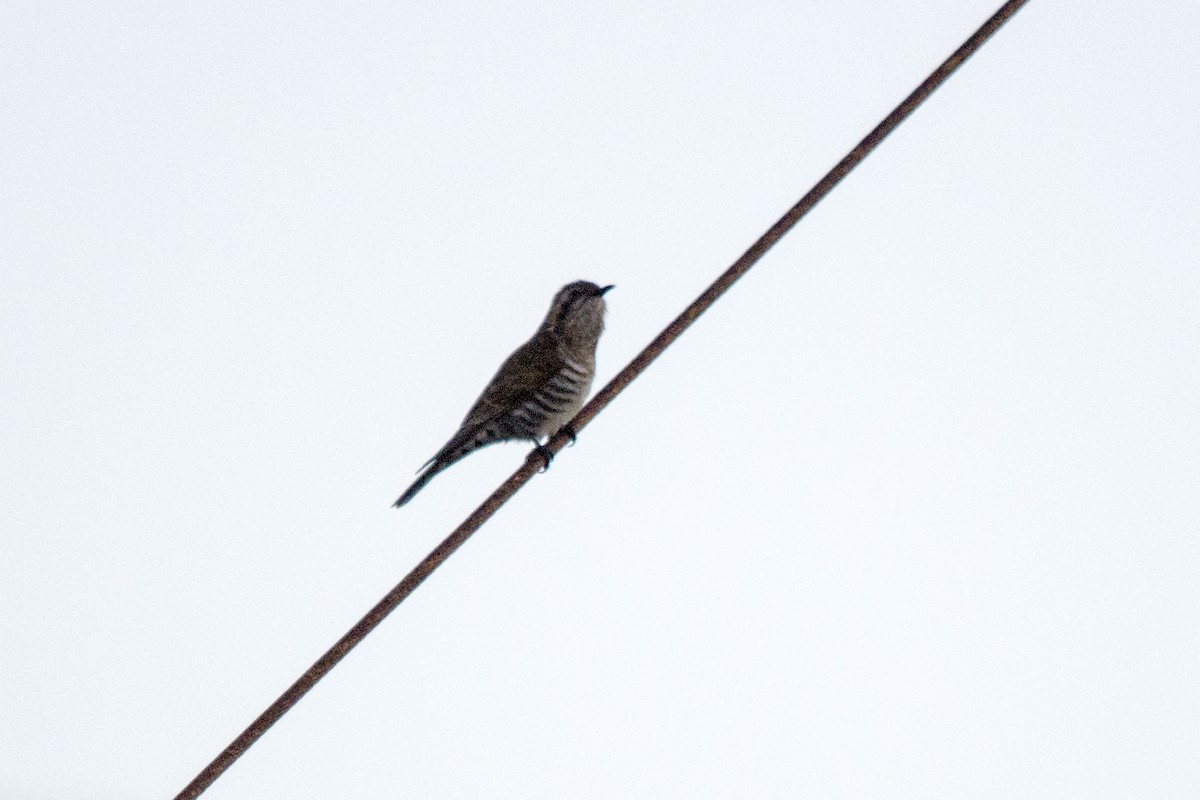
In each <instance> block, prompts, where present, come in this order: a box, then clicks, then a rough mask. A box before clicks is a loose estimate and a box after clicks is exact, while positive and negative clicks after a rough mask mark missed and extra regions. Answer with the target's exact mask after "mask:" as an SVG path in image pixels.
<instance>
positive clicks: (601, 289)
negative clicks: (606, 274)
mask: <svg viewBox="0 0 1200 800" xmlns="http://www.w3.org/2000/svg"><path fill="white" fill-rule="evenodd" d="M615 288H617V287H616V286H615V285H613V284H611V283H610V284H609V285H608V286H601V287H600V292H599V293H600V295H601V296H603V295H604V293H605V292H607V291H608V290H609V289H615Z"/></svg>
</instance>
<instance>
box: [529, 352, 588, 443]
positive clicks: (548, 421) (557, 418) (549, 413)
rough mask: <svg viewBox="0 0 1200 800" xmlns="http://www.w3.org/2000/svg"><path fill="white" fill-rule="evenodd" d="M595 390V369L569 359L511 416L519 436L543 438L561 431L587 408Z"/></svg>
mask: <svg viewBox="0 0 1200 800" xmlns="http://www.w3.org/2000/svg"><path fill="white" fill-rule="evenodd" d="M591 388H592V370H590V369H585V368H584V367H583V365H582V364H578V363H576V362H574V361H573V360H569V359H568V360H567V361H566V362H565V363H564V364H563V368H562V369H561V370H559V371H558V373H557V374H556V375H555V376H554V377H553V378H551V379H550V380H549V381H547V382H546V385H545V386H543V387H542V388H541V389H539V390H538V391H537V393H535V394H534V395H533V396H532V397H531V398H529V399H528V400H526V401H525V402H524V403H522V404H521V405H520V406H518V407H517V408H516V409H515V410H514V411H513V412H512V415H511V416H510V417H509V421H510V424H511V425H512V427H513V429H514V432H515V433H516V435H517V436H520V437H522V438H530V439H540V438H542V437H546V436H550V435H551V434H553V433H554V432H556V431H557V430H558V429H559V428H561V427H562V426H563V425H564V424H566V422H567V421H568V420H570V419H571V417H573V416H575V413H576V412H577V411H579V409H580V408H582V407H583V401H584V400H586V399H587V395H588V391H589V390H590V389H591Z"/></svg>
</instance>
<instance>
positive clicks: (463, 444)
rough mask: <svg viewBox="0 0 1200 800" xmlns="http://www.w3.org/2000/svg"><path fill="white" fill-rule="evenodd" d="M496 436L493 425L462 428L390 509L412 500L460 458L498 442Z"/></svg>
mask: <svg viewBox="0 0 1200 800" xmlns="http://www.w3.org/2000/svg"><path fill="white" fill-rule="evenodd" d="M498 436H499V433H498V429H497V428H496V427H495V426H493V425H477V426H473V427H471V428H464V429H462V430H460V431H459V432H458V433H456V434H454V436H453V437H452V438H451V439H450V441H448V442H446V446H445V447H443V448H442V449H441V450H439V451H438V452H437V455H435V456H434V457H433V458H431V459H429V460H428V461H426V462H425V464H424V465H422V467H421V469H419V470H417V471H418V472H420V473H421V474H420V475H419V476H418V477H417V479H416V480H415V481H413V485H412V486H410V487H408V488H407V489H405V490H404V494H402V495H400V499H398V500H397V501H396V502H394V503H392V508H399V507H400V506H402V505H404V504H405V503H407V502H408V501H409V500H412V499H413V497H414V496H416V494H417V492H419V491H421V490H422V489H423V488H425V484H427V483H429V481H431V480H432V479H433V476H434V475H437V474H438V473H439V472H441V471H442V470H444V469H445V468H446V467H448V466H450V465H451V464H453V463H454V462H456V461H458V460H459V459H460V458H462V457H464V456H466V455H467V454H469V453H472V452H474V451H475V450H477V449H478V448H480V447H482V446H483V445H486V444H491V443H492V442H495V441H499V439H498V438H497V437H498Z"/></svg>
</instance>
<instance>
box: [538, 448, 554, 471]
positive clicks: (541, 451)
mask: <svg viewBox="0 0 1200 800" xmlns="http://www.w3.org/2000/svg"><path fill="white" fill-rule="evenodd" d="M533 452H535V453H537V454H538V455H539V456H541V457H542V462H543V463H542V468H541V469H539V470H538V472H545V471H546V470H548V469H550V462H551V461H553V460H554V453H551V452H550V448H549V447H546V445H544V444H541V443H540V442H539V443H538V445H537V447H535V448H533Z"/></svg>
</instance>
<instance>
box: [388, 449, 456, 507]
mask: <svg viewBox="0 0 1200 800" xmlns="http://www.w3.org/2000/svg"><path fill="white" fill-rule="evenodd" d="M448 466H450V464H449V463H448V462H439V461H437V460H434V461H430V462H428V463H426V464H425V467H426V469H424V471H423V472H422V473H421V474H420V476H419V477H418V478H417V479H416V480H415V481H413V484H412V486H409V487H408V488H407V489H405V490H404V494H402V495H400V499H398V500H397V501H396V502H394V503H392V508H399V507H400V506H402V505H404V504H405V503H407V502H408V501H409V500H412V499H413V498H414V497H416V495H417V492H419V491H421V490H422V489H424V488H425V484H427V483H429V482H430V481H431V480H433V476H434V475H437V474H438V473H439V472H441V471H442V470H444V469H445V468H446V467H448Z"/></svg>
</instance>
